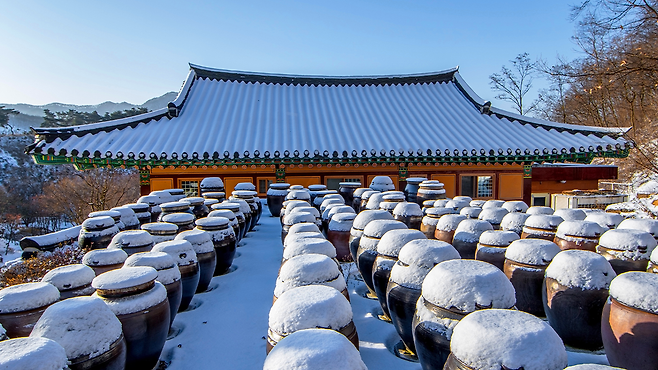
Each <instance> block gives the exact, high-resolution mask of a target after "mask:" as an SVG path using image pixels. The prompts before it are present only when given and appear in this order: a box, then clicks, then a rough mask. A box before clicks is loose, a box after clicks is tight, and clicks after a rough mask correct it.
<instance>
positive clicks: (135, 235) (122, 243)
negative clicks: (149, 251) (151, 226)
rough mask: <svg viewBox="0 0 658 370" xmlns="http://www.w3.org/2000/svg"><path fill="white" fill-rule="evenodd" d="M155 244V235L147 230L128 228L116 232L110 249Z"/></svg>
mask: <svg viewBox="0 0 658 370" xmlns="http://www.w3.org/2000/svg"><path fill="white" fill-rule="evenodd" d="M152 244H153V236H151V234H149V233H148V232H147V231H145V230H126V231H122V232H120V233H118V234H116V235H115V236H114V237H113V238H112V241H111V242H110V245H108V249H113V248H135V247H144V246H147V245H152Z"/></svg>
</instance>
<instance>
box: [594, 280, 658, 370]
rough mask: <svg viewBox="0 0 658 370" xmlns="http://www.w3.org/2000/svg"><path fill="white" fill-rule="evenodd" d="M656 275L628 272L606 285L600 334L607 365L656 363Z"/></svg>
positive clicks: (646, 366)
mask: <svg viewBox="0 0 658 370" xmlns="http://www.w3.org/2000/svg"><path fill="white" fill-rule="evenodd" d="M657 307H658V275H656V274H649V273H646V272H636V271H631V272H627V273H625V274H621V275H619V276H617V277H616V278H615V279H614V280H613V281H612V283H611V284H610V299H609V300H608V301H607V302H606V304H605V307H604V308H603V316H602V318H601V336H602V337H603V346H604V347H605V354H606V357H607V358H608V361H609V362H610V365H612V366H615V367H621V368H624V369H638V370H645V369H646V370H648V369H655V368H656V363H657V362H658V310H657Z"/></svg>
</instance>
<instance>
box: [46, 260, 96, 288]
mask: <svg viewBox="0 0 658 370" xmlns="http://www.w3.org/2000/svg"><path fill="white" fill-rule="evenodd" d="M95 277H96V273H94V270H92V269H91V267H89V266H86V265H83V264H75V265H66V266H60V267H57V268H54V269H52V270H50V271H48V273H47V274H46V275H44V277H43V278H42V279H41V281H43V282H45V283H50V284H52V285H54V286H55V287H56V288H57V289H58V290H60V291H62V290H69V289H75V288H79V287H81V286H85V285H89V284H91V281H92V280H94V278H95Z"/></svg>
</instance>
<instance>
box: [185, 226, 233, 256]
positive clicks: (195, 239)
mask: <svg viewBox="0 0 658 370" xmlns="http://www.w3.org/2000/svg"><path fill="white" fill-rule="evenodd" d="M226 220H227V221H228V219H226ZM227 223H228V222H227ZM180 239H182V240H187V241H188V242H190V244H192V248H194V252H195V253H197V254H198V253H210V252H212V251H214V250H215V245H214V244H213V243H212V237H211V236H210V234H209V233H208V232H206V231H203V230H199V229H193V230H188V231H183V232H182V233H180V234H178V235H176V238H174V240H180Z"/></svg>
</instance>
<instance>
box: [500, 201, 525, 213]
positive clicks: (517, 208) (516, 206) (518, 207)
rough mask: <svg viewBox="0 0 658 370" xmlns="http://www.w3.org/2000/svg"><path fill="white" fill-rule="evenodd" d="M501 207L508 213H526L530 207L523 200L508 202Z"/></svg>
mask: <svg viewBox="0 0 658 370" xmlns="http://www.w3.org/2000/svg"><path fill="white" fill-rule="evenodd" d="M501 207H503V208H505V209H506V210H507V211H508V212H525V211H527V210H528V205H527V204H526V203H525V202H524V201H522V200H508V201H507V202H505V203H503V205H502V206H501Z"/></svg>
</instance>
